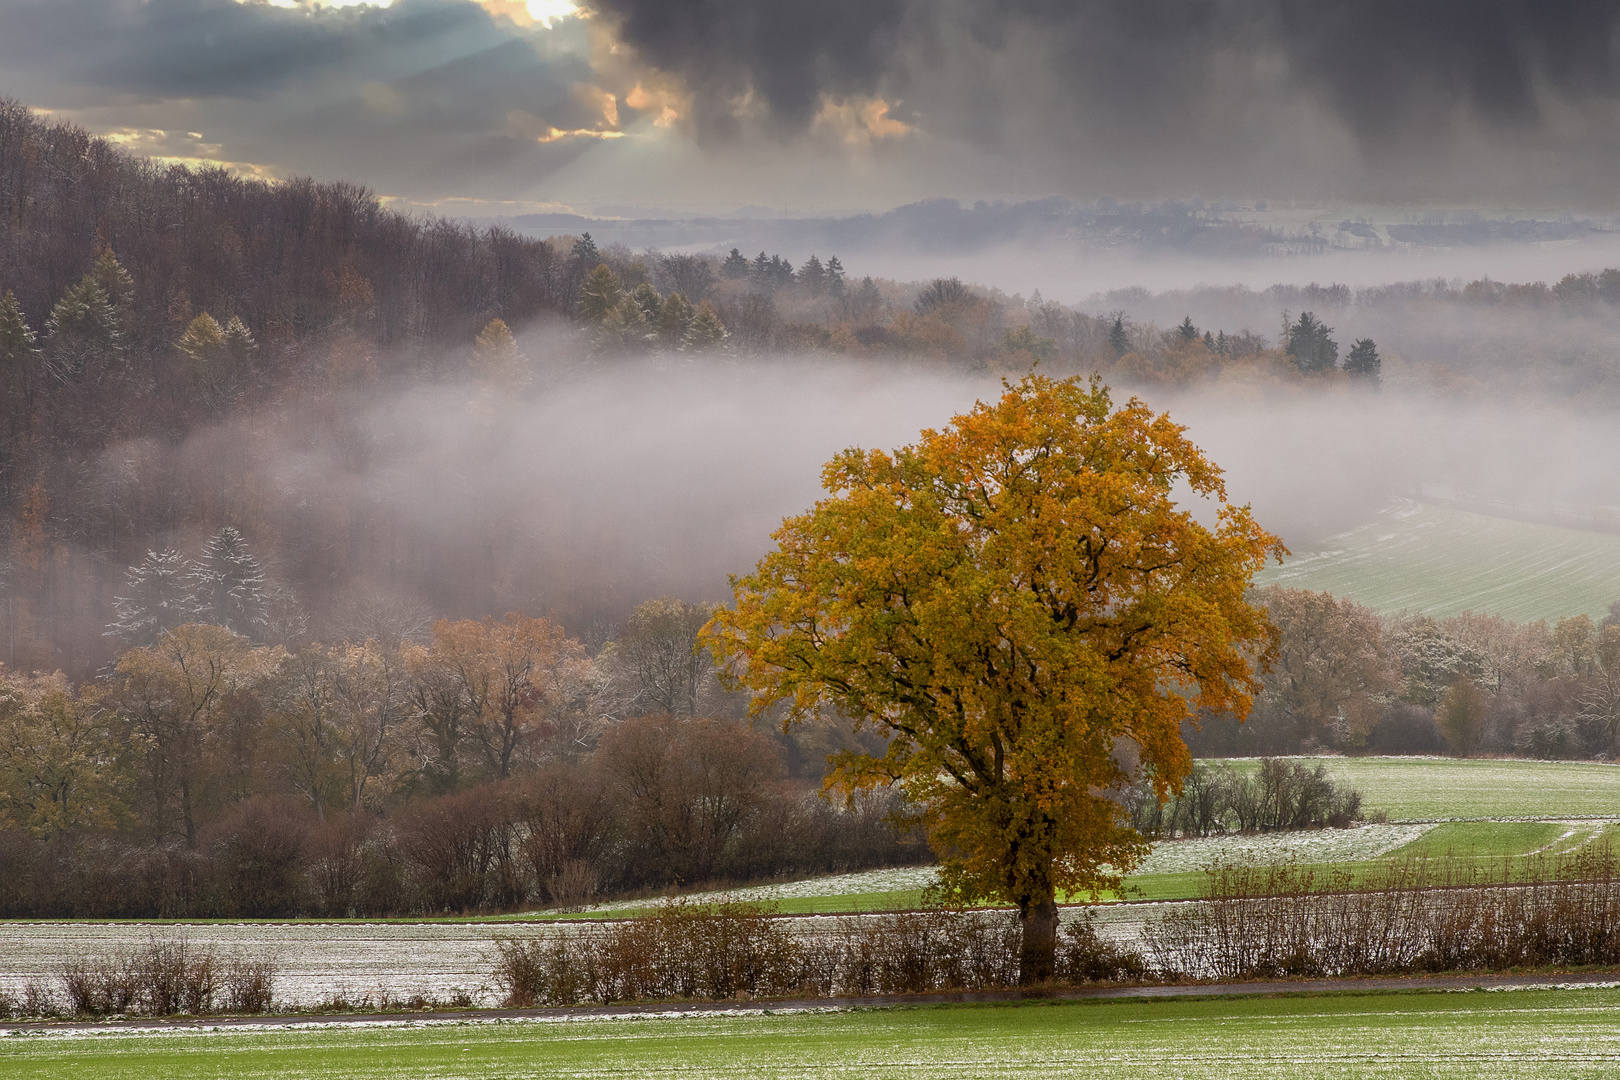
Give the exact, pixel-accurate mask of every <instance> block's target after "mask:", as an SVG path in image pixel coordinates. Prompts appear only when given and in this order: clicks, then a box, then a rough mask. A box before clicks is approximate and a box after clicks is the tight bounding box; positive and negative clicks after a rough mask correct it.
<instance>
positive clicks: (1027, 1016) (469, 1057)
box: [0, 988, 1620, 1080]
mask: <svg viewBox="0 0 1620 1080" xmlns="http://www.w3.org/2000/svg"><path fill="white" fill-rule="evenodd" d="M1617 1072H1620V990H1617V989H1613V988H1604V989H1567V990H1537V991H1529V990H1520V991H1511V992H1494V993H1479V992H1475V993H1459V992H1450V993H1435V992H1420V993H1398V994H1397V993H1391V994H1334V995H1321V996H1315V995H1312V996H1298V997H1294V996H1289V997H1258V998H1224V999H1213V1000H1198V999H1179V1000H1175V999H1172V1000H1158V1001H1091V1002H1064V1003H1054V1004H1023V1005H1005V1006H985V1005H977V1006H933V1007H918V1008H904V1009H886V1010H857V1011H848V1012H836V1013H788V1014H782V1015H775V1016H772V1015H745V1016H725V1017H717V1016H688V1017H679V1018H677V1017H660V1018H641V1019H634V1020H630V1019H617V1020H594V1021H567V1022H557V1023H532V1022H508V1023H489V1022H484V1023H474V1024H455V1025H442V1026H414V1027H407V1028H398V1027H395V1028H361V1029H358V1030H356V1029H352V1028H338V1027H332V1028H318V1029H313V1030H309V1029H305V1030H293V1031H246V1030H225V1031H216V1032H207V1033H197V1034H191V1033H178V1034H163V1035H78V1036H72V1037H52V1036H49V1035H39V1034H34V1035H29V1036H26V1037H16V1036H12V1037H9V1038H4V1039H0V1076H5V1077H16V1078H18V1080H22V1078H33V1077H37V1078H40V1080H45V1078H47V1077H49V1078H56V1077H64V1076H72V1077H74V1078H75V1080H101V1078H106V1080H113V1078H125V1077H164V1078H165V1080H203V1078H216V1077H231V1078H233V1080H250V1078H257V1077H264V1078H271V1077H275V1078H278V1080H294V1078H309V1080H315V1078H332V1080H337V1078H342V1080H384V1078H388V1080H393V1078H406V1077H409V1078H411V1080H430V1078H433V1080H436V1078H445V1080H449V1078H452V1077H454V1078H467V1080H475V1078H496V1077H499V1078H502V1080H516V1078H520V1077H636V1078H643V1077H645V1078H657V1077H671V1078H673V1077H682V1078H688V1077H689V1078H699V1077H704V1078H709V1077H714V1078H718V1077H749V1078H752V1080H769V1078H775V1077H782V1078H784V1080H785V1078H797V1077H861V1078H881V1077H895V1078H901V1077H903V1078H906V1080H929V1078H934V1077H941V1078H943V1077H977V1078H990V1077H1045V1076H1084V1075H1091V1074H1097V1075H1107V1076H1121V1077H1131V1078H1133V1080H1159V1078H1163V1080H1203V1078H1210V1080H1213V1078H1216V1077H1220V1078H1231V1077H1268V1078H1269V1077H1313V1078H1314V1077H1347V1078H1348V1077H1357V1078H1363V1077H1391V1078H1402V1077H1413V1078H1416V1077H1423V1078H1426V1080H1427V1078H1448V1077H1459V1078H1460V1077H1485V1076H1489V1077H1493V1078H1510V1080H1518V1078H1530V1077H1548V1078H1554V1077H1556V1078H1560V1080H1569V1078H1574V1077H1608V1076H1614V1075H1616V1073H1617Z"/></svg>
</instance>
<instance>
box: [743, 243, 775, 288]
mask: <svg viewBox="0 0 1620 1080" xmlns="http://www.w3.org/2000/svg"><path fill="white" fill-rule="evenodd" d="M777 262H778V264H780V262H781V260H780V259H778V260H777ZM749 276H750V277H752V278H753V279H754V283H755V284H756V285H769V284H770V283H771V260H770V259H769V258H768V257H767V256H766V254H765V253H764V252H763V251H761V252H760V253H759V257H758V258H756V259H755V260H754V263H753V267H752V273H751V274H750V275H749Z"/></svg>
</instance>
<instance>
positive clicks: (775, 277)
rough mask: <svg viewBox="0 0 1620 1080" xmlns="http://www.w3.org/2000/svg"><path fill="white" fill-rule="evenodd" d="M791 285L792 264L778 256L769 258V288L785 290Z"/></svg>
mask: <svg viewBox="0 0 1620 1080" xmlns="http://www.w3.org/2000/svg"><path fill="white" fill-rule="evenodd" d="M791 284H793V264H792V263H791V262H789V261H788V260H787V259H784V258H782V257H781V256H780V255H772V256H771V287H772V288H776V289H781V288H785V287H786V286H789V285H791Z"/></svg>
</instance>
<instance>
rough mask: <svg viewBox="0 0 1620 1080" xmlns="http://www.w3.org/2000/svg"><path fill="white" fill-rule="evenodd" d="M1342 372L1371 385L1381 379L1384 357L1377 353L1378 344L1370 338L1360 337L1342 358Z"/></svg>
mask: <svg viewBox="0 0 1620 1080" xmlns="http://www.w3.org/2000/svg"><path fill="white" fill-rule="evenodd" d="M1344 372H1345V374H1346V375H1349V376H1350V377H1351V378H1354V379H1362V380H1365V381H1366V382H1369V383H1371V384H1372V385H1373V386H1377V385H1378V384H1379V383H1380V382H1381V381H1382V380H1383V373H1384V358H1383V357H1381V356H1379V355H1378V346H1377V345H1376V344H1375V343H1374V342H1373V339H1372V338H1362V339H1361V340H1359V341H1357V342H1356V343H1355V344H1354V345H1352V346H1350V354H1349V355H1348V356H1346V357H1345V358H1344Z"/></svg>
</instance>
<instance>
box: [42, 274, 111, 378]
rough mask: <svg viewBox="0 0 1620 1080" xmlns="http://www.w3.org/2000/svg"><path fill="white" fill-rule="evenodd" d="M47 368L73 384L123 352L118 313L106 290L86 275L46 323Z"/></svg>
mask: <svg viewBox="0 0 1620 1080" xmlns="http://www.w3.org/2000/svg"><path fill="white" fill-rule="evenodd" d="M45 337H46V348H45V360H46V366H47V367H48V368H49V370H50V372H51V374H52V375H54V376H55V377H56V378H57V380H58V381H61V382H69V381H71V380H73V379H76V378H78V377H79V376H81V375H83V374H85V373H86V372H87V371H90V370H93V369H95V368H96V367H99V366H101V365H104V364H106V363H108V362H110V361H111V360H113V359H115V358H116V357H118V356H119V355H121V354H122V352H123V335H122V334H121V333H120V332H119V329H118V313H117V311H116V310H114V308H113V305H112V301H110V300H109V299H108V298H107V293H106V291H105V290H103V289H102V287H101V286H100V285H98V284H96V282H95V281H94V280H93V279H92V278H91V277H90V276H89V275H86V276H85V277H84V279H83V280H82V281H80V282H79V283H78V284H77V285H74V286H71V287H69V289H68V290H67V292H65V293H63V294H62V299H60V300H58V301H57V302H56V306H55V307H53V308H52V309H51V315H50V318H49V319H47V320H46V321H45Z"/></svg>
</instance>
